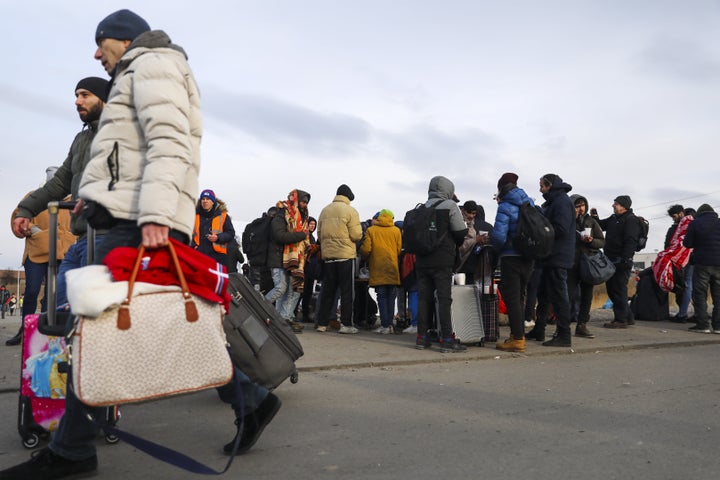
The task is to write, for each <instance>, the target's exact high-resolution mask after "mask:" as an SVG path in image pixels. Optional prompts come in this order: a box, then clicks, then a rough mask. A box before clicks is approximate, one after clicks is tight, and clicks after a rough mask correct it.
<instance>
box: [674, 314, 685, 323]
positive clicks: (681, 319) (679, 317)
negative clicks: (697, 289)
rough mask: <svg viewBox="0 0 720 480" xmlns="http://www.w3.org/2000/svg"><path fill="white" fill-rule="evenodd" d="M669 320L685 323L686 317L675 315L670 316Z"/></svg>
mask: <svg viewBox="0 0 720 480" xmlns="http://www.w3.org/2000/svg"><path fill="white" fill-rule="evenodd" d="M670 321H671V322H673V323H687V321H688V317H687V315H675V316H674V317H671V318H670Z"/></svg>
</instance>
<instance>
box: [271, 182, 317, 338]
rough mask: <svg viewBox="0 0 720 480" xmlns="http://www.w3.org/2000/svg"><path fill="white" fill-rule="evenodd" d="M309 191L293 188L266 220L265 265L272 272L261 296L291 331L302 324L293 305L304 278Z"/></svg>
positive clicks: (298, 331)
mask: <svg viewBox="0 0 720 480" xmlns="http://www.w3.org/2000/svg"><path fill="white" fill-rule="evenodd" d="M309 202H310V194H309V193H307V192H304V191H302V190H293V191H292V192H290V193H289V194H288V197H287V200H286V201H280V202H278V203H277V204H276V205H275V206H276V207H277V209H278V211H277V214H276V215H275V216H274V217H273V219H272V223H270V243H269V245H268V256H267V266H268V268H270V271H271V273H272V278H273V283H274V287H273V289H272V290H270V291H269V292H268V293H267V295H265V299H266V300H267V301H268V302H271V303H273V302H274V303H275V308H276V310H277V311H278V312H279V313H280V316H282V317H283V318H284V319H285V320H287V322H288V323H289V324H290V326H291V327H292V329H293V331H294V332H295V333H300V332H302V330H303V328H304V326H303V324H302V323H301V322H296V321H295V307H296V306H297V302H298V300H299V299H300V295H301V294H302V289H303V284H304V282H305V273H304V269H305V249H306V247H307V246H309V245H310V240H309V239H310V232H309V231H308V226H307V222H308V209H307V205H308V203H309Z"/></svg>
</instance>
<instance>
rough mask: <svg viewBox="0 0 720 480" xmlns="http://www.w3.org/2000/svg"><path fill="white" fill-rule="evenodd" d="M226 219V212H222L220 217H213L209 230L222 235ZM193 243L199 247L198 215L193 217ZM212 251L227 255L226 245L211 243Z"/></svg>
mask: <svg viewBox="0 0 720 480" xmlns="http://www.w3.org/2000/svg"><path fill="white" fill-rule="evenodd" d="M226 218H227V212H222V213H221V214H220V216H218V217H213V219H212V223H211V225H210V228H211V229H212V232H213V233H222V231H223V229H222V227H223V225H225V219H226ZM193 242H195V245H200V214H196V215H195V229H194V233H193ZM212 246H213V250H215V251H216V252H217V253H227V243H213V244H212Z"/></svg>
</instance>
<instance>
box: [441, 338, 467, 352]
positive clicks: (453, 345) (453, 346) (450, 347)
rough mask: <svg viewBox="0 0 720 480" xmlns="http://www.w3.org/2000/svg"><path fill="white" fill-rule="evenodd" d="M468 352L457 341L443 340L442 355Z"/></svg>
mask: <svg viewBox="0 0 720 480" xmlns="http://www.w3.org/2000/svg"><path fill="white" fill-rule="evenodd" d="M465 351H467V347H466V346H465V345H463V344H462V343H460V342H457V341H455V340H443V341H442V342H441V343H440V353H458V352H465Z"/></svg>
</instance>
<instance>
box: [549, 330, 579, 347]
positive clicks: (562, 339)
mask: <svg viewBox="0 0 720 480" xmlns="http://www.w3.org/2000/svg"><path fill="white" fill-rule="evenodd" d="M542 345H543V347H572V338H571V337H570V332H567V334H565V335H563V334H561V333H558V334H557V335H553V337H552V338H551V339H550V340H548V341H547V342H543V344H542Z"/></svg>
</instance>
